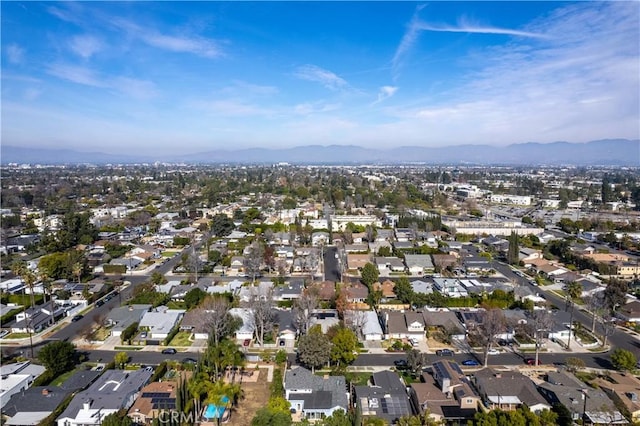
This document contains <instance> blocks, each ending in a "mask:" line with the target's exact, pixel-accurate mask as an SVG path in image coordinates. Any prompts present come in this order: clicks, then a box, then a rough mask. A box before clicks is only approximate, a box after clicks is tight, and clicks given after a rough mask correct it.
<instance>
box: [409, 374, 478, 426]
mask: <svg viewBox="0 0 640 426" xmlns="http://www.w3.org/2000/svg"><path fill="white" fill-rule="evenodd" d="M431 372H432V374H431V375H430V374H428V373H423V374H422V380H423V383H412V384H411V389H410V392H409V393H410V395H411V400H412V402H413V405H414V408H415V410H416V412H419V413H423V412H424V411H426V410H428V411H429V413H430V417H431V418H433V419H434V420H436V421H449V422H466V421H467V420H471V419H473V416H474V415H475V413H476V412H477V409H478V404H480V402H481V401H480V397H479V396H478V395H477V394H476V393H475V391H474V390H473V387H472V386H471V384H470V383H469V380H468V379H467V378H466V376H465V375H464V373H463V372H462V370H460V367H459V366H458V364H456V363H455V362H453V361H436V362H435V363H434V364H433V366H432V368H431ZM436 383H437V385H436Z"/></svg>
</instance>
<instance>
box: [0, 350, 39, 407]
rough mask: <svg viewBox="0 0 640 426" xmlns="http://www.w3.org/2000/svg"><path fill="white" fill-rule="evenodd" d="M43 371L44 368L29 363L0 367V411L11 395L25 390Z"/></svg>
mask: <svg viewBox="0 0 640 426" xmlns="http://www.w3.org/2000/svg"><path fill="white" fill-rule="evenodd" d="M45 370H46V368H45V367H43V366H41V365H36V364H31V362H29V361H24V362H18V363H15V364H8V365H3V366H0V379H1V380H0V409H3V408H4V406H5V405H6V404H7V403H8V402H9V399H10V398H11V396H12V395H14V394H17V393H19V392H22V391H25V390H27V389H28V388H29V386H31V383H33V381H34V380H35V379H36V378H37V377H39V376H40V375H41V374H42V373H44V371H45ZM3 411H4V410H3Z"/></svg>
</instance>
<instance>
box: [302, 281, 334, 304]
mask: <svg viewBox="0 0 640 426" xmlns="http://www.w3.org/2000/svg"><path fill="white" fill-rule="evenodd" d="M307 291H314V292H316V294H317V295H318V299H319V300H322V301H324V302H329V301H331V300H334V299H335V298H336V283H334V282H333V281H322V282H314V283H312V284H311V285H310V286H309V288H308V290H307Z"/></svg>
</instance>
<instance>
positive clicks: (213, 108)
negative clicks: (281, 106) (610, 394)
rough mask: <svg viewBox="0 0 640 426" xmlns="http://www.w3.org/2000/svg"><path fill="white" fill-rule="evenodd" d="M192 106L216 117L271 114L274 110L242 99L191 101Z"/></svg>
mask: <svg viewBox="0 0 640 426" xmlns="http://www.w3.org/2000/svg"><path fill="white" fill-rule="evenodd" d="M190 106H191V107H192V108H195V109H197V110H201V111H204V112H205V113H206V114H210V115H215V116H216V117H219V116H222V117H250V116H271V115H273V114H274V110H273V109H271V108H264V107H261V106H259V105H255V104H251V103H249V102H247V101H245V100H241V99H214V100H204V101H203V100H197V101H193V102H191V103H190Z"/></svg>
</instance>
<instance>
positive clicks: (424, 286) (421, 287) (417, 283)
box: [411, 280, 433, 294]
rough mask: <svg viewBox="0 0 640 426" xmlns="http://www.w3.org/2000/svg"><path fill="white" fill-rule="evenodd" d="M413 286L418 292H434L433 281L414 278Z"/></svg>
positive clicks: (415, 291)
mask: <svg viewBox="0 0 640 426" xmlns="http://www.w3.org/2000/svg"><path fill="white" fill-rule="evenodd" d="M411 288H412V289H413V292H414V293H417V294H431V293H433V281H425V280H413V281H411Z"/></svg>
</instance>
